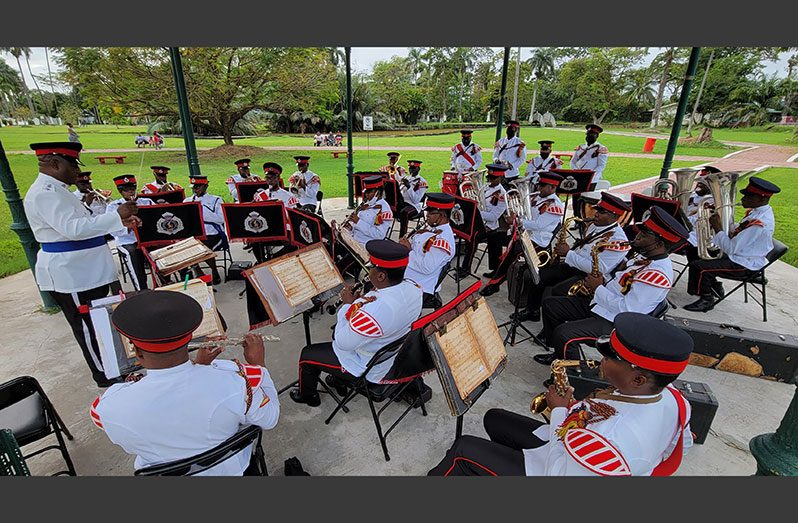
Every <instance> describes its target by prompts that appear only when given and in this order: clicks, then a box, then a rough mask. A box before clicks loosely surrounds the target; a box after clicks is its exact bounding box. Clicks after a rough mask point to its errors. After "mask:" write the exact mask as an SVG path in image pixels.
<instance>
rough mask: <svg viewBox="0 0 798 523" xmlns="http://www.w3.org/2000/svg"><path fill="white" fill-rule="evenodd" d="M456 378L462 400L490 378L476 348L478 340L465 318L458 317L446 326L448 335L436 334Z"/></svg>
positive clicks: (480, 354)
mask: <svg viewBox="0 0 798 523" xmlns="http://www.w3.org/2000/svg"><path fill="white" fill-rule="evenodd" d="M435 339H436V340H437V342H438V344H439V345H440V347H441V350H442V351H443V353H444V355H445V356H446V361H447V363H448V364H449V368H450V370H451V373H452V377H453V378H454V382H455V385H456V386H457V391H458V393H459V394H460V399H463V400H464V399H465V398H466V397H468V395H469V394H471V392H473V391H474V390H475V389H476V388H477V387H478V386H479V385H480V384H481V383H482V382H483V381H485V380H486V379H487V378H488V377H490V371H489V370H488V368H487V367H486V366H485V361H484V360H483V357H482V353H481V351H479V350H478V349H477V348H476V346H475V345H476V339H475V338H474V335H473V333H472V331H471V328H470V327H469V325H468V320H467V319H466V317H465V316H458V317H457V318H455V319H454V320H452V321H450V322H449V323H447V324H446V333H445V334H444V335H441V333H440V332H436V333H435Z"/></svg>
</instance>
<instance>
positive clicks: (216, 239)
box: [202, 234, 222, 276]
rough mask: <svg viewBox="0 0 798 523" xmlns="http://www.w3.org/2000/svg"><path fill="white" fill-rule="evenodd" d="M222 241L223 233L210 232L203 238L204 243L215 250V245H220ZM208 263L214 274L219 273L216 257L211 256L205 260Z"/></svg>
mask: <svg viewBox="0 0 798 523" xmlns="http://www.w3.org/2000/svg"><path fill="white" fill-rule="evenodd" d="M221 242H222V235H221V234H209V235H208V236H206V237H205V239H204V240H202V243H203V244H205V246H206V247H207V248H209V249H210V250H213V249H214V247H218V246H219V245H220V244H221ZM205 263H206V264H207V265H208V268H209V269H210V270H211V273H213V275H214V276H218V275H219V270H218V269H217V268H216V258H211V259H210V260H208V261H206V262H205Z"/></svg>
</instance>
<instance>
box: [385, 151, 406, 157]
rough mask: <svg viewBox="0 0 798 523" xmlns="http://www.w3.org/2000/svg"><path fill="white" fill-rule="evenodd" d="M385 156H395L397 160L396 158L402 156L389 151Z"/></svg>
mask: <svg viewBox="0 0 798 523" xmlns="http://www.w3.org/2000/svg"><path fill="white" fill-rule="evenodd" d="M385 156H396V157H397V158H398V157H400V156H402V155H401V154H399V153H397V152H396V151H391V152H389V153H388V154H386V155H385Z"/></svg>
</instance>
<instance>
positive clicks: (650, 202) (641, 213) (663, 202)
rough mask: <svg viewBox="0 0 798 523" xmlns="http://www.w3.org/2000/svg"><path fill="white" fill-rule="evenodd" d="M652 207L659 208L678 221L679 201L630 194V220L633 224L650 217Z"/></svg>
mask: <svg viewBox="0 0 798 523" xmlns="http://www.w3.org/2000/svg"><path fill="white" fill-rule="evenodd" d="M654 205H656V206H658V207H661V208H662V210H663V211H665V212H667V213H668V214H670V215H671V216H673V217H674V218H676V219H679V217H680V213H679V209H680V207H681V203H679V200H668V199H665V198H657V197H654V196H646V195H645V194H639V193H632V219H633V220H634V223H641V222H643V221H645V220H646V219H647V218H648V216H650V215H651V213H650V210H651V207H653V206H654Z"/></svg>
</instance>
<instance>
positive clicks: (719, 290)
mask: <svg viewBox="0 0 798 523" xmlns="http://www.w3.org/2000/svg"><path fill="white" fill-rule="evenodd" d="M712 293H713V294H714V295H715V296H717V297H718V299H721V298H723V297H724V296H726V291H725V290H723V284H722V283H721V282H719V281H717V282H715V283H714V284H713V285H712Z"/></svg>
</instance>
